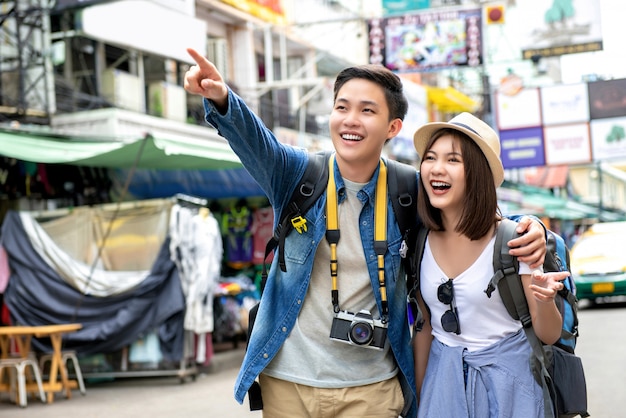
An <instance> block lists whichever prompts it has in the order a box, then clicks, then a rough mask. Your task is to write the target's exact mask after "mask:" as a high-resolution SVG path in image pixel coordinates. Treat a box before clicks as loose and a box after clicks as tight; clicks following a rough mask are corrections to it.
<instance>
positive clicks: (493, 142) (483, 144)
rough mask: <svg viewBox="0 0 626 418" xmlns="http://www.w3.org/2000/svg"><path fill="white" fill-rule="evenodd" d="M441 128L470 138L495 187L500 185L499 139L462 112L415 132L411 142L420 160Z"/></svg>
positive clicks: (487, 127)
mask: <svg viewBox="0 0 626 418" xmlns="http://www.w3.org/2000/svg"><path fill="white" fill-rule="evenodd" d="M443 128H449V129H455V130H457V131H460V132H463V133H464V134H466V135H467V136H469V137H470V138H472V139H473V140H474V142H476V144H477V145H478V146H479V147H480V149H481V150H482V152H483V154H485V157H486V158H487V162H489V167H490V168H491V172H492V173H493V181H494V183H495V185H496V187H498V186H500V185H501V184H502V182H503V181H504V167H502V161H501V160H500V138H498V134H496V132H495V131H494V130H493V129H491V127H490V126H489V125H487V124H486V123H485V122H483V121H482V120H480V119H478V118H477V117H476V116H474V115H472V114H471V113H467V112H463V113H461V114H459V115H457V116H455V117H454V118H452V119H451V120H450V122H431V123H427V124H425V125H424V126H422V127H421V128H419V129H418V130H417V131H415V135H414V136H413V141H414V143H415V149H416V150H417V153H418V154H419V156H420V158H422V156H423V155H424V151H426V144H428V141H429V140H430V138H431V137H432V136H433V134H434V133H435V132H437V131H438V130H439V129H443Z"/></svg>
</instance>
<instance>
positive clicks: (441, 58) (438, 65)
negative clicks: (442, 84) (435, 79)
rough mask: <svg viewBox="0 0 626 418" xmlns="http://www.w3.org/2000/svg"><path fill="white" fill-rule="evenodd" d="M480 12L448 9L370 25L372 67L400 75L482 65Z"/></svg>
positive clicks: (379, 21) (375, 20)
mask: <svg viewBox="0 0 626 418" xmlns="http://www.w3.org/2000/svg"><path fill="white" fill-rule="evenodd" d="M481 31H482V12H481V9H456V10H455V9H446V10H442V11H429V12H422V13H415V14H405V15H401V16H392V17H387V18H380V19H371V20H369V21H368V33H369V53H370V63H372V64H382V65H384V66H385V67H387V68H389V69H390V70H392V71H397V72H424V71H436V70H440V69H443V68H451V67H455V66H471V67H476V66H479V65H481V64H482V61H483V52H482V32H481Z"/></svg>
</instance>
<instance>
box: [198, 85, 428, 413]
mask: <svg viewBox="0 0 626 418" xmlns="http://www.w3.org/2000/svg"><path fill="white" fill-rule="evenodd" d="M228 101H229V103H228V111H227V112H226V114H224V115H221V114H220V113H219V112H218V111H217V110H216V109H215V107H214V106H213V103H212V102H211V101H209V100H204V106H205V111H206V121H207V122H208V123H209V124H211V125H212V126H214V127H215V128H216V129H217V130H218V132H219V134H220V135H221V136H223V137H224V138H226V139H227V140H228V142H229V144H230V146H231V147H232V149H233V151H234V152H235V153H236V154H237V156H238V157H239V158H240V159H241V162H242V163H243V165H244V167H245V168H246V169H247V170H248V172H250V174H251V175H252V176H253V177H254V179H255V180H256V181H257V182H258V183H259V185H260V186H261V188H262V189H263V190H264V191H265V193H266V195H267V197H268V199H269V201H270V204H271V205H272V206H273V208H274V210H275V214H277V215H276V216H275V222H276V221H277V220H278V219H279V216H278V215H279V214H280V213H281V211H282V210H283V206H284V205H285V204H286V203H287V200H288V199H289V196H290V195H291V193H292V190H293V189H294V188H295V187H296V185H297V183H298V181H299V179H300V177H301V176H302V173H304V169H305V167H306V164H307V161H308V153H307V151H306V150H303V149H298V148H294V147H291V146H287V145H284V144H282V143H279V142H278V141H277V140H276V138H275V136H274V135H273V133H272V132H271V131H270V130H269V129H267V128H266V127H265V125H264V124H263V123H262V121H261V120H260V119H259V118H258V117H257V116H256V115H254V114H253V113H252V112H251V111H250V110H249V109H248V107H247V106H246V105H245V103H244V102H243V100H242V99H241V98H239V97H238V96H237V95H236V94H234V93H233V92H229V97H228ZM416 175H417V172H416ZM335 176H336V183H337V191H338V199H339V203H341V202H342V201H343V200H344V199H345V195H344V193H343V189H344V183H343V179H342V177H341V173H339V170H338V168H337V166H336V164H335ZM377 178H378V169H377V170H376V172H375V173H374V176H373V177H372V179H371V180H370V182H369V183H368V184H367V185H366V186H365V187H364V188H363V190H362V192H361V193H360V194H359V196H360V198H361V199H362V200H365V202H366V203H365V205H364V207H363V210H362V211H361V214H360V217H359V219H360V223H359V225H360V230H361V239H362V242H363V250H364V253H365V257H366V259H367V268H368V270H369V274H370V280H371V282H372V289H374V295H375V298H376V302H377V304H378V309H379V311H381V299H380V292H379V285H378V274H377V258H376V253H375V251H374V191H375V188H376V179H377ZM363 193H365V194H363ZM325 205H326V193H324V194H322V197H321V198H320V199H318V201H317V202H316V204H314V205H313V206H312V207H311V209H310V210H309V211H308V212H307V213H306V214H305V218H306V221H307V231H306V232H305V233H302V234H299V233H297V232H296V231H291V233H290V234H289V235H288V236H287V238H286V241H285V245H284V254H285V262H286V267H287V272H282V271H281V270H280V268H278V266H277V258H278V257H274V261H273V263H272V266H271V268H270V271H269V276H268V280H267V284H266V286H265V289H264V291H263V297H262V299H261V304H260V307H259V311H258V314H257V318H256V321H255V324H254V331H253V332H252V335H251V337H250V341H249V342H248V347H247V351H246V355H245V358H244V360H243V364H242V366H241V369H240V371H239V376H238V377H237V381H236V383H235V398H236V400H237V401H238V402H239V403H243V400H244V397H245V395H246V393H247V391H248V389H249V388H250V386H251V385H252V383H253V382H254V380H255V379H256V377H257V376H258V375H259V374H260V373H261V372H262V371H263V369H264V368H265V367H266V366H267V365H268V363H269V362H270V361H271V360H272V359H273V358H274V356H275V355H276V353H277V352H278V350H279V349H280V347H281V346H282V344H283V342H284V341H285V339H286V338H287V336H288V335H289V333H290V332H291V330H292V328H293V326H294V324H295V322H296V318H297V317H298V314H299V313H300V308H301V307H302V302H303V301H304V298H305V297H306V294H307V289H308V287H309V281H310V279H311V270H312V269H313V258H314V255H315V251H316V249H317V246H318V244H319V243H320V242H321V241H322V240H323V239H325V233H326V217H325ZM387 213H388V217H387V243H388V251H387V253H386V254H385V275H386V285H387V295H388V296H387V298H388V302H389V326H388V334H387V337H388V339H389V343H390V345H391V349H392V351H393V355H394V357H395V360H396V363H397V365H398V368H399V378H400V383H401V386H402V391H403V393H404V398H405V407H404V411H403V414H402V416H410V417H414V416H416V414H417V409H416V404H417V402H416V394H415V376H414V364H413V350H412V346H411V343H410V329H409V325H408V319H407V309H406V286H405V281H404V279H403V278H401V279H399V280H398V276H399V270H400V262H401V258H400V244H401V241H402V236H401V233H400V231H399V228H398V226H397V224H396V220H395V216H394V213H393V208H392V206H391V202H388V208H387ZM416 222H417V214H416ZM329 280H330V276H329ZM328 297H330V295H328ZM331 315H332V312H329V324H330V320H331ZM329 332H330V331H329ZM321 355H323V353H321ZM300 361H307V359H305V358H302V359H300Z"/></svg>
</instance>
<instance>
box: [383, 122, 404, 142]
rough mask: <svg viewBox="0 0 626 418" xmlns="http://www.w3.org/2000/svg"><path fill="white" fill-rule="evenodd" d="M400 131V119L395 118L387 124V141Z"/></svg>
mask: <svg viewBox="0 0 626 418" xmlns="http://www.w3.org/2000/svg"><path fill="white" fill-rule="evenodd" d="M401 130H402V119H400V118H396V119H394V120H392V121H391V122H390V123H389V132H388V133H387V140H390V139H391V138H393V137H395V136H396V135H398V134H399V133H400V131H401Z"/></svg>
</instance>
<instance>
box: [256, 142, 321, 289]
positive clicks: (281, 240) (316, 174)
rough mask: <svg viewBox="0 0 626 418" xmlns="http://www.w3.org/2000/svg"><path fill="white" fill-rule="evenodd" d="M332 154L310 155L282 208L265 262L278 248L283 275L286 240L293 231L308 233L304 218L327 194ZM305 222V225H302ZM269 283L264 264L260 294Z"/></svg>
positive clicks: (268, 244)
mask: <svg viewBox="0 0 626 418" xmlns="http://www.w3.org/2000/svg"><path fill="white" fill-rule="evenodd" d="M330 154H331V153H330V151H320V152H315V153H309V161H308V163H307V166H306V169H305V170H304V173H303V174H302V177H301V178H300V181H299V182H298V183H297V185H296V187H295V189H294V190H293V192H292V194H291V197H290V198H289V203H287V205H286V206H285V207H284V208H283V211H282V213H281V215H280V220H279V222H278V223H277V224H276V229H275V230H274V235H273V236H272V238H271V239H270V240H269V241H268V242H267V244H266V246H265V258H264V259H267V256H268V255H269V254H270V253H271V252H272V251H274V249H275V248H276V247H278V262H279V265H280V269H281V270H282V271H287V266H286V264H285V255H284V252H283V246H284V244H285V237H286V236H287V235H288V234H289V232H291V230H292V229H293V228H296V229H298V230H300V229H304V230H305V231H306V221H304V218H303V215H304V214H305V213H306V211H307V210H308V209H309V208H310V207H311V206H312V205H313V203H315V201H317V199H318V198H319V197H320V196H321V194H322V193H323V192H324V190H326V185H327V183H328V164H327V163H328V158H329V157H330ZM303 221H304V223H303ZM266 279H267V267H266V265H265V263H263V273H262V281H261V291H262V288H263V287H264V285H265V280H266Z"/></svg>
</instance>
